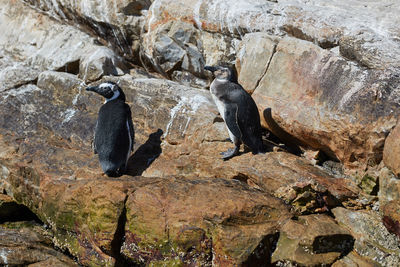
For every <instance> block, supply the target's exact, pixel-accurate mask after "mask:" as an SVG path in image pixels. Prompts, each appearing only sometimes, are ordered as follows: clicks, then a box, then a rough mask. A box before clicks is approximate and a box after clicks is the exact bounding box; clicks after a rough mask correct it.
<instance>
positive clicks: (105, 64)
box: [79, 47, 128, 82]
mask: <svg viewBox="0 0 400 267" xmlns="http://www.w3.org/2000/svg"><path fill="white" fill-rule="evenodd" d="M127 72H128V67H127V64H126V62H125V61H124V59H123V58H121V57H118V56H117V55H115V53H114V52H113V51H112V50H111V49H109V48H106V47H99V48H97V50H95V51H94V52H92V53H90V54H88V55H85V56H84V57H83V58H81V61H80V63H79V76H80V77H81V78H82V79H83V80H84V81H85V82H90V81H95V80H98V79H100V78H101V77H102V76H105V75H114V76H118V75H123V74H124V73H127Z"/></svg>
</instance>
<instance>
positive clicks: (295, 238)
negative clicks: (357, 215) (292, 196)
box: [272, 215, 354, 266]
mask: <svg viewBox="0 0 400 267" xmlns="http://www.w3.org/2000/svg"><path fill="white" fill-rule="evenodd" d="M353 244H354V239H353V237H352V236H351V235H350V234H349V232H348V231H347V230H345V229H344V228H342V227H340V226H339V225H338V224H337V223H336V222H335V221H334V220H333V219H332V218H330V217H329V216H327V215H308V216H300V217H299V218H298V220H295V221H294V220H290V221H288V222H286V223H285V224H284V225H283V226H282V229H281V232H280V236H279V241H278V244H277V247H276V250H275V251H274V253H273V254H272V262H273V263H274V264H277V263H278V262H291V263H293V264H296V265H297V264H298V265H302V266H317V265H324V264H332V263H333V262H334V261H335V260H336V259H338V258H339V256H340V255H341V254H345V253H347V252H349V251H351V249H352V248H353Z"/></svg>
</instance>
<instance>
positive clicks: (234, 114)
mask: <svg viewBox="0 0 400 267" xmlns="http://www.w3.org/2000/svg"><path fill="white" fill-rule="evenodd" d="M204 69H206V70H208V71H211V72H212V73H213V76H214V77H215V79H214V80H213V82H212V83H211V85H210V92H211V95H212V98H213V100H214V102H215V104H216V105H217V108H218V111H219V113H220V114H221V116H222V118H223V119H224V121H225V124H226V127H227V129H228V132H229V137H230V139H231V141H232V142H233V144H234V145H235V147H234V148H233V149H228V150H227V151H225V152H221V155H222V159H224V160H227V159H230V158H232V157H234V156H235V155H237V154H238V153H239V149H240V144H241V143H243V144H244V145H246V146H247V147H249V148H250V149H251V151H252V153H253V154H258V153H264V152H265V150H264V145H263V141H262V128H261V124H260V114H259V113H258V109H257V106H256V103H255V102H254V100H253V98H252V97H251V96H250V95H249V94H248V93H247V92H246V91H245V90H244V89H243V87H242V86H241V85H240V84H238V83H237V82H236V79H235V77H236V76H235V75H234V73H233V71H232V69H231V68H230V67H229V66H225V65H221V66H205V67H204Z"/></svg>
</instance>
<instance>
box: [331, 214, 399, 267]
mask: <svg viewBox="0 0 400 267" xmlns="http://www.w3.org/2000/svg"><path fill="white" fill-rule="evenodd" d="M332 212H333V214H334V216H335V218H336V220H337V222H338V223H339V224H340V225H342V226H343V227H344V228H347V229H348V230H349V231H350V233H351V234H352V236H353V237H354V238H355V243H354V249H355V251H356V252H357V253H358V254H359V255H361V256H363V257H365V258H367V259H370V260H372V261H374V262H376V263H378V264H381V265H382V266H396V265H398V264H399V262H400V246H399V239H398V238H397V237H396V236H394V235H391V234H390V233H389V232H388V230H387V229H386V228H385V226H384V225H383V223H382V221H381V218H380V217H379V215H378V214H377V213H375V212H373V211H349V210H346V209H344V208H336V209H333V211H332Z"/></svg>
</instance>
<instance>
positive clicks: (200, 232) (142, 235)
mask: <svg viewBox="0 0 400 267" xmlns="http://www.w3.org/2000/svg"><path fill="white" fill-rule="evenodd" d="M126 205H127V215H126V216H127V224H126V238H125V243H124V245H123V248H122V251H123V254H124V255H126V256H128V257H130V258H133V259H136V260H137V259H141V260H142V261H143V262H151V261H152V260H153V259H157V260H164V259H166V260H169V259H173V258H175V257H179V258H180V259H181V260H182V261H183V262H184V263H186V264H189V263H191V262H195V263H196V265H199V266H205V265H210V264H211V259H212V260H213V264H215V265H222V264H223V265H225V266H228V265H229V266H232V265H238V264H241V263H243V262H244V261H246V260H247V259H248V257H249V256H250V254H251V253H252V252H253V251H254V250H255V249H256V247H257V246H258V245H259V243H260V242H261V241H262V240H263V238H264V237H265V236H268V235H273V234H274V233H275V231H276V230H277V228H279V225H280V224H281V223H282V222H284V221H285V220H287V219H288V218H289V217H290V213H289V212H288V210H287V207H285V206H284V204H283V203H282V202H280V201H279V200H278V199H276V198H273V197H271V196H269V195H267V194H264V193H262V192H260V191H258V190H254V189H250V188H249V187H247V186H246V185H243V184H242V183H240V182H238V181H227V180H223V179H205V180H185V179H182V178H180V179H172V178H169V179H164V180H163V181H161V182H158V183H152V184H148V185H147V186H144V187H141V188H140V189H138V190H136V191H135V192H134V193H133V194H132V195H130V196H129V198H128V200H127V203H126ZM211 254H212V255H213V256H211ZM189 255H190V257H188V256H189ZM264 256H267V255H264Z"/></svg>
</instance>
